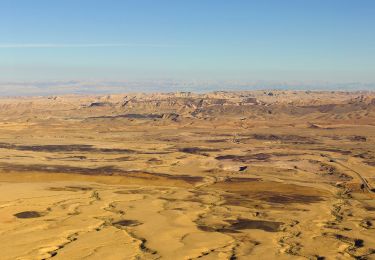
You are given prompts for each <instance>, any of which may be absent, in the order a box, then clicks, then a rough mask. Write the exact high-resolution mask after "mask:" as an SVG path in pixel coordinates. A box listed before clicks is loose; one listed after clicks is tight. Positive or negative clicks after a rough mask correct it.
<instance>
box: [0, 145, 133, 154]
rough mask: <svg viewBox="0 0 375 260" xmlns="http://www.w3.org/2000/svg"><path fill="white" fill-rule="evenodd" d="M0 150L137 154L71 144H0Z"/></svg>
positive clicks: (129, 150)
mask: <svg viewBox="0 0 375 260" xmlns="http://www.w3.org/2000/svg"><path fill="white" fill-rule="evenodd" d="M0 148H5V149H12V150H19V151H33V152H50V153H56V152H94V153H138V152H137V151H134V150H131V149H120V148H97V147H94V146H92V145H85V144H72V145H16V144H8V143H0Z"/></svg>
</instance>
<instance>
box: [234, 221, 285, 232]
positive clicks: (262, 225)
mask: <svg viewBox="0 0 375 260" xmlns="http://www.w3.org/2000/svg"><path fill="white" fill-rule="evenodd" d="M227 222H228V223H229V224H230V227H228V229H231V230H244V229H260V230H264V231H267V232H278V231H280V227H281V226H282V225H283V224H284V223H283V222H274V221H266V220H251V219H242V218H240V219H237V220H227Z"/></svg>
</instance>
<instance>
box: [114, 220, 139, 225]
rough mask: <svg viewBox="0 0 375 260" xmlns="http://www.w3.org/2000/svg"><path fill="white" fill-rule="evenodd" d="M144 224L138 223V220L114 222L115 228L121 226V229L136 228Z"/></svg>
mask: <svg viewBox="0 0 375 260" xmlns="http://www.w3.org/2000/svg"><path fill="white" fill-rule="evenodd" d="M141 224H142V223H140V222H138V221H137V220H128V219H123V220H119V221H116V222H113V223H112V225H113V226H121V227H134V226H139V225H141Z"/></svg>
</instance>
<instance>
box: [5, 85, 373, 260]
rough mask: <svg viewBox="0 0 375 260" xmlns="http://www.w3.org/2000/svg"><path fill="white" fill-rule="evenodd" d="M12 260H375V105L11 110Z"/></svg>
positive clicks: (298, 102) (8, 201) (201, 103)
mask: <svg viewBox="0 0 375 260" xmlns="http://www.w3.org/2000/svg"><path fill="white" fill-rule="evenodd" d="M0 138H1V140H0V241H1V242H0V259H50V258H53V259H198V258H199V259H259V258H262V259H375V200H374V198H375V195H374V194H375V193H374V191H375V190H374V188H375V94H374V93H372V92H310V91H253V92H214V93H209V94H193V93H168V94H128V95H110V96H56V97H55V96H51V97H27V98H26V97H25V98H22V97H19V98H2V99H0Z"/></svg>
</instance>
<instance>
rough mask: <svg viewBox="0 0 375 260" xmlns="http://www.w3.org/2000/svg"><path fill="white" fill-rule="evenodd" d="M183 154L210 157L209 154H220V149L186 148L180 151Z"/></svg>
mask: <svg viewBox="0 0 375 260" xmlns="http://www.w3.org/2000/svg"><path fill="white" fill-rule="evenodd" d="M178 150H179V152H182V153H190V154H198V155H204V156H208V155H209V154H208V153H207V152H220V151H221V150H220V149H210V148H200V147H186V148H180V149H178Z"/></svg>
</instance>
